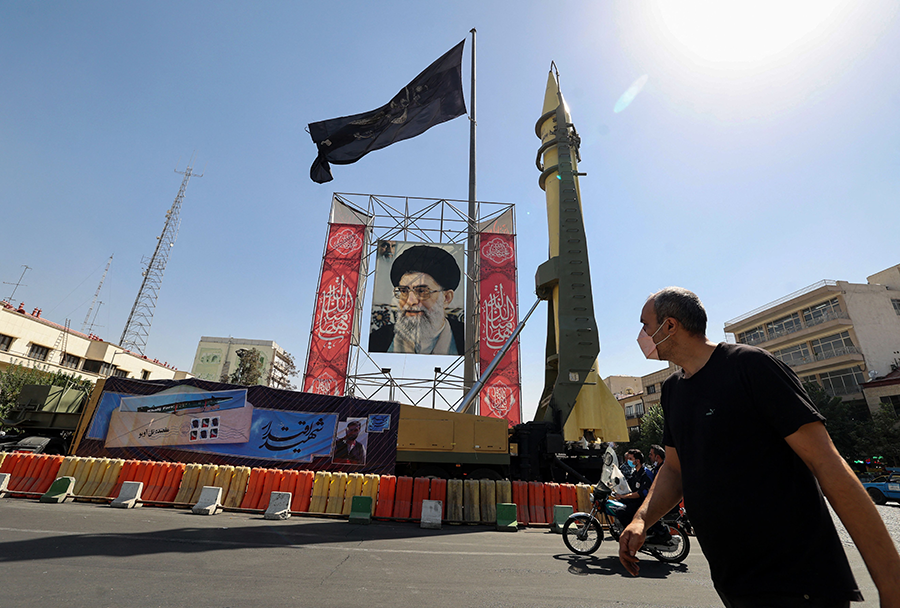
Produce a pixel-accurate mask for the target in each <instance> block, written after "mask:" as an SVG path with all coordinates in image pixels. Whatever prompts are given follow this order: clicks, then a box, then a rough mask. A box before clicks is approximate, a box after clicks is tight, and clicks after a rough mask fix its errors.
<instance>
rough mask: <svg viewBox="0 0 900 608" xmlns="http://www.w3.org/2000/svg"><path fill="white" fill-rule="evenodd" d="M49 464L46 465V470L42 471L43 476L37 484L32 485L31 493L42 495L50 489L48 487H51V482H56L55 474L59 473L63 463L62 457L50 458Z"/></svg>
mask: <svg viewBox="0 0 900 608" xmlns="http://www.w3.org/2000/svg"><path fill="white" fill-rule="evenodd" d="M49 458H50V462H49V464H48V465H47V468H46V469H45V470H44V475H43V477H42V478H41V479H39V480H38V482H37V483H36V484H35V485H34V487H33V489H32V492H40V493H41V494H43V493H44V492H46V491H47V490H49V489H50V486H51V485H53V482H54V481H56V474H57V473H58V472H59V469H60V467H61V466H62V463H63V459H64V457H63V456H50V457H49Z"/></svg>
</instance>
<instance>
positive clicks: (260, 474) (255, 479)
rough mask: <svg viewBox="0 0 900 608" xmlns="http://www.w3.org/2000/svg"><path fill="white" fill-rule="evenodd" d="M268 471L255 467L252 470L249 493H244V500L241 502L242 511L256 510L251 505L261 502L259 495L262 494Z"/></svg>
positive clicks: (248, 486) (248, 487)
mask: <svg viewBox="0 0 900 608" xmlns="http://www.w3.org/2000/svg"><path fill="white" fill-rule="evenodd" d="M265 471H266V469H260V468H257V467H254V468H252V469H250V479H249V480H248V482H247V484H248V485H247V491H246V492H245V493H244V499H243V500H242V501H241V508H242V509H254V508H255V507H251V506H250V505H251V504H253V505H255V504H256V503H258V502H259V495H260V494H261V493H262V484H263V483H264V482H265Z"/></svg>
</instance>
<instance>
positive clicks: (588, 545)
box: [562, 515, 603, 555]
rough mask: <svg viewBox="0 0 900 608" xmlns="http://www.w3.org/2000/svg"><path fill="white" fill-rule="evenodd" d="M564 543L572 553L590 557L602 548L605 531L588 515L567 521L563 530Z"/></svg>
mask: <svg viewBox="0 0 900 608" xmlns="http://www.w3.org/2000/svg"><path fill="white" fill-rule="evenodd" d="M562 536H563V542H564V543H565V544H566V547H568V548H569V550H570V551H571V552H572V553H577V554H578V555H590V554H591V553H593V552H594V551H596V550H597V549H599V548H600V543H601V542H603V530H602V529H601V528H600V524H599V523H597V522H596V521H595V520H593V519H591V518H590V517H588V516H586V515H581V516H579V517H573V518H571V519H569V520H568V521H566V523H565V525H564V526H563V530H562Z"/></svg>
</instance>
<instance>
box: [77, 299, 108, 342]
mask: <svg viewBox="0 0 900 608" xmlns="http://www.w3.org/2000/svg"><path fill="white" fill-rule="evenodd" d="M101 306H103V300H100V301H99V302H97V312H95V313H94V320H93V321H91V325H90V327H88V333H90V334H92V333H94V327H102V325H97V315H99V314H100V307H101ZM81 333H84V329H82V330H81Z"/></svg>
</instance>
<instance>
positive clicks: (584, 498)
mask: <svg viewBox="0 0 900 608" xmlns="http://www.w3.org/2000/svg"><path fill="white" fill-rule="evenodd" d="M592 491H593V488H592V487H591V486H589V485H587V484H585V483H580V484H578V485H577V486H575V497H576V498H577V499H578V510H579V511H582V512H585V513H587V512H590V510H591V492H592Z"/></svg>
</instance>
